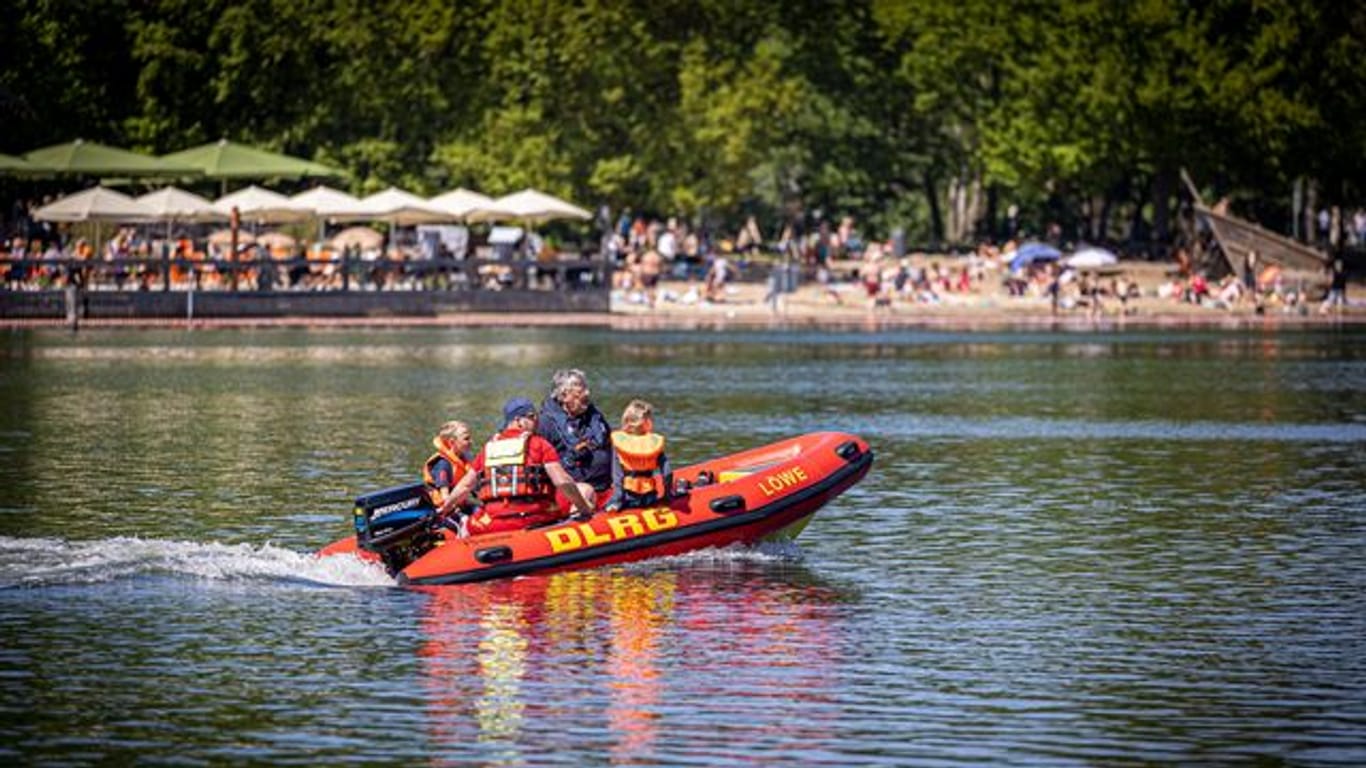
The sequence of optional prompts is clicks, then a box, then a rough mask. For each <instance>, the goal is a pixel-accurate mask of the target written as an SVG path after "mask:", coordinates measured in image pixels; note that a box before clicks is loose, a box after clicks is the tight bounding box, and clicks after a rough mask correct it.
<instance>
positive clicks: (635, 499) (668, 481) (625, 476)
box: [606, 400, 673, 512]
mask: <svg viewBox="0 0 1366 768" xmlns="http://www.w3.org/2000/svg"><path fill="white" fill-rule="evenodd" d="M612 449H613V450H612V498H610V499H608V501H607V506H606V510H607V511H608V512H616V511H617V510H620V509H631V508H636V507H648V506H650V505H651V504H655V503H657V502H659V501H661V500H662V499H664V498H665V497H666V495H667V493H668V488H669V486H670V485H672V484H673V477H672V475H673V472H672V471H671V470H670V469H669V459H668V457H667V456H665V455H664V436H663V435H661V434H659V433H658V432H655V431H654V406H652V405H650V404H649V403H647V402H645V401H644V400H632V401H631V402H630V403H629V404H627V406H626V410H625V411H624V412H622V414H621V429H619V430H616V431H614V432H613V433H612Z"/></svg>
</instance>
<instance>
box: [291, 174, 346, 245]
mask: <svg viewBox="0 0 1366 768" xmlns="http://www.w3.org/2000/svg"><path fill="white" fill-rule="evenodd" d="M289 199H290V201H291V202H293V203H294V204H295V205H297V206H299V207H300V208H305V209H307V210H310V211H312V212H313V215H314V216H316V217H317V219H318V239H319V240H322V239H323V235H324V234H325V233H326V231H327V220H328V219H330V218H332V217H333V216H335V215H337V214H339V213H344V212H346V211H354V210H356V209H357V208H359V207H360V198H358V197H355V196H354V195H348V194H347V193H345V192H343V191H341V190H340V189H333V188H331V187H329V186H325V185H321V184H320V185H318V186H316V187H314V188H313V189H310V190H308V191H307V192H300V193H299V194H297V195H295V196H293V197H291V198H289Z"/></svg>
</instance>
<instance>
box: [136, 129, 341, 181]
mask: <svg viewBox="0 0 1366 768" xmlns="http://www.w3.org/2000/svg"><path fill="white" fill-rule="evenodd" d="M161 159H162V160H163V161H166V162H171V163H175V164H177V165H188V166H191V167H193V168H195V169H196V170H197V171H198V172H200V173H202V174H204V175H205V176H208V177H209V178H211V179H274V178H311V177H326V176H340V175H342V173H341V171H338V170H337V169H335V168H331V167H329V166H326V165H323V164H322V163H315V162H313V161H311V160H304V159H302V158H298V157H291V156H289V155H283V154H280V153H278V152H268V151H266V150H264V149H257V148H256V147H251V146H247V145H246V144H238V143H237V142H235V141H229V140H227V139H219V140H218V141H211V142H209V143H208V144H201V145H200V146H197V147H191V148H189V149H182V150H180V151H179V152H171V153H170V154H166V155H162V156H161Z"/></svg>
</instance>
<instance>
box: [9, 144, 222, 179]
mask: <svg viewBox="0 0 1366 768" xmlns="http://www.w3.org/2000/svg"><path fill="white" fill-rule="evenodd" d="M24 160H27V161H28V162H29V163H30V164H31V165H33V166H35V167H36V168H37V169H39V170H44V171H51V172H53V173H70V174H81V175H85V176H179V175H190V174H195V173H198V169H196V168H195V167H194V166H191V165H186V164H183V163H175V162H168V161H165V160H161V159H159V158H155V157H149V156H148V155H142V154H138V153H137V152H130V151H128V150H126V149H119V148H117V147H108V146H105V145H103V144H99V143H97V142H93V141H85V140H83V139H76V140H75V141H69V142H67V143H65V144H55V145H53V146H50V147H43V148H42V149H35V150H33V151H32V152H26V153H24Z"/></svg>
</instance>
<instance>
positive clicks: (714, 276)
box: [706, 251, 730, 302]
mask: <svg viewBox="0 0 1366 768" xmlns="http://www.w3.org/2000/svg"><path fill="white" fill-rule="evenodd" d="M728 282H730V260H728V259H727V258H726V256H725V252H724V251H722V252H721V253H718V254H716V256H714V257H713V258H712V260H711V267H710V268H709V269H708V270H707V277H706V297H707V301H710V302H718V301H722V300H724V299H725V297H726V283H728Z"/></svg>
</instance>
